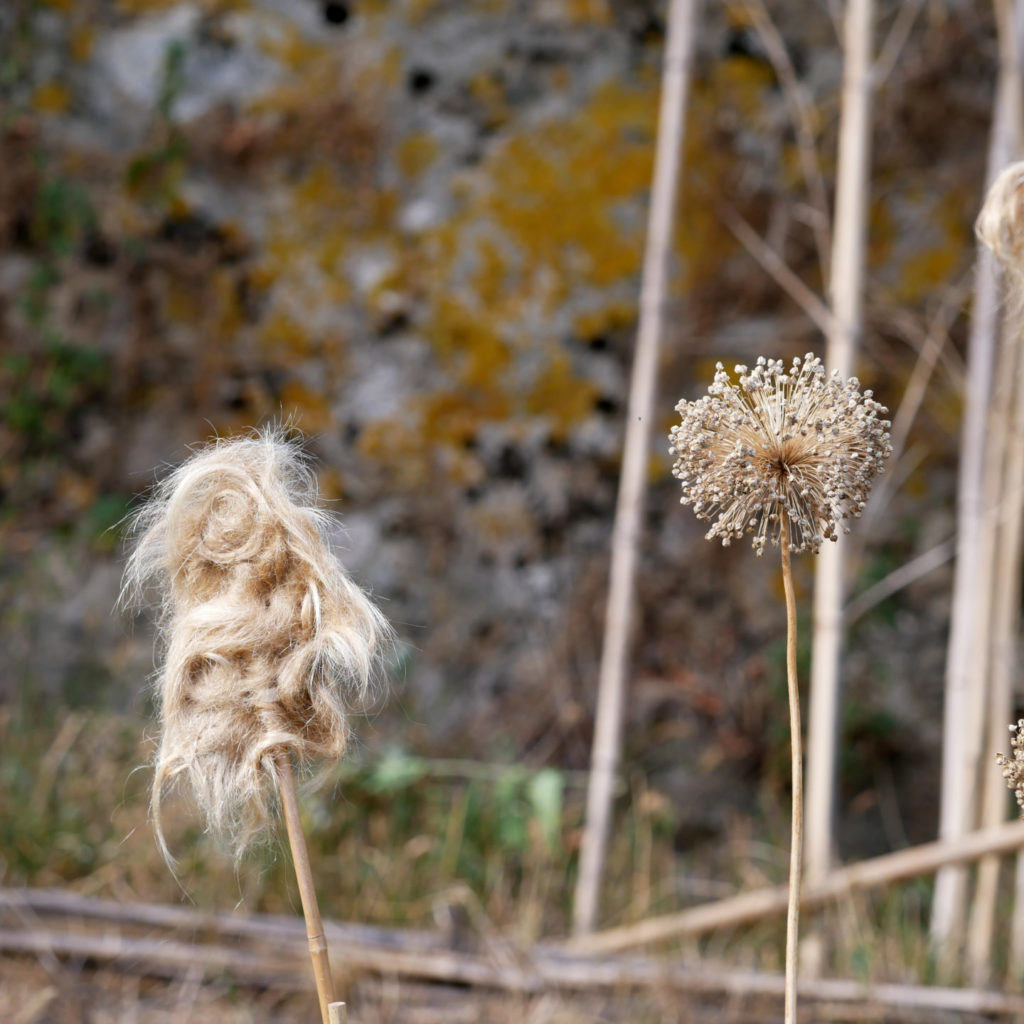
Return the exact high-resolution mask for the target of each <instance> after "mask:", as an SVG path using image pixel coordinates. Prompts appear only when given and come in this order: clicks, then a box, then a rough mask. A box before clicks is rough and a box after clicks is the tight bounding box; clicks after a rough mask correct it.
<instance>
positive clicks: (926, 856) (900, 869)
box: [567, 822, 1024, 991]
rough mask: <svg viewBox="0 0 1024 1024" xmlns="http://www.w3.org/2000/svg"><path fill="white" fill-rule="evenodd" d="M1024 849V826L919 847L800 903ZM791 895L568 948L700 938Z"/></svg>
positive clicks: (865, 865)
mask: <svg viewBox="0 0 1024 1024" xmlns="http://www.w3.org/2000/svg"><path fill="white" fill-rule="evenodd" d="M1021 848H1024V823H1021V822H1011V823H1009V824H1006V825H1001V826H1000V827H999V828H993V829H987V830H985V831H983V832H971V833H968V834H967V835H965V836H961V837H960V838H958V839H956V840H951V841H948V842H943V841H939V842H934V843H926V844H924V845H922V846H914V847H911V848H910V849H908V850H899V851H898V852H896V853H887V854H885V855H884V856H882V857H875V858H873V859H872V860H863V861H861V862H860V863H858V864H851V865H849V866H848V867H845V868H840V869H839V870H837V871H834V872H832V873H831V874H830V875H827V876H826V877H825V878H824V879H822V880H821V881H820V882H819V883H818V884H816V885H813V886H808V887H806V889H805V890H804V892H803V893H802V894H801V897H800V905H801V907H805V908H808V909H809V908H812V907H818V906H821V905H822V904H823V903H827V902H829V901H830V900H834V899H836V898H838V897H840V896H845V895H848V894H849V893H851V892H855V891H856V890H858V889H870V888H872V887H874V886H878V885H884V884H887V883H889V882H896V881H900V880H901V879H907V878H914V877H916V876H919V875H927V874H931V873H932V872H933V871H936V870H938V869H939V868H942V867H945V866H947V865H953V864H964V863H967V862H969V861H972V860H977V859H978V858H979V857H982V856H984V855H985V854H994V853H1007V852H1009V851H1012V850H1017V849H1021ZM787 896H788V889H787V887H786V886H784V885H780V886H773V887H772V888H768V889H758V890H756V891H755V892H748V893H741V894H740V895H739V896H731V897H729V898H728V899H724V900H718V901H716V902H714V903H704V904H701V905H700V906H697V907H692V908H690V909H689V910H682V911H679V912H678V913H675V914H666V915H664V916H662V917H653V918H648V920H646V921H639V922H638V923H637V924H631V925H625V926H624V927H621V928H613V929H610V930H608V931H604V932H596V933H595V934H593V935H589V936H586V937H582V938H577V939H573V940H570V941H569V942H568V943H567V946H568V948H569V949H572V950H574V951H576V952H587V953H615V952H620V951H621V950H625V949H635V948H636V947H638V946H646V945H650V944H651V943H656V942H666V941H668V940H670V939H678V938H681V937H682V936H692V935H699V934H701V933H703V932H708V931H712V930H714V929H716V928H728V927H734V926H736V925H741V924H749V923H750V922H751V921H757V920H760V919H761V918H764V917H769V916H771V915H773V914H780V913H783V912H785V910H786V902H787ZM801 991H802V989H801Z"/></svg>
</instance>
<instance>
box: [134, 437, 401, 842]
mask: <svg viewBox="0 0 1024 1024" xmlns="http://www.w3.org/2000/svg"><path fill="white" fill-rule="evenodd" d="M329 525H330V517H329V516H328V515H327V514H326V513H325V512H324V511H323V510H322V509H320V508H319V507H318V506H317V489H316V477H315V476H314V474H313V472H312V471H311V469H310V467H309V464H308V462H307V461H306V459H305V458H304V456H303V454H302V452H301V450H300V449H299V448H298V446H297V444H296V443H293V442H289V441H287V440H286V439H285V437H284V434H283V433H282V432H281V431H279V430H268V431H264V432H261V433H255V432H254V433H253V434H251V435H249V436H244V437H238V438H231V439H224V440H217V441H214V442H212V443H211V444H210V445H208V446H207V447H205V448H202V449H200V450H198V451H196V452H195V453H194V454H193V455H192V456H191V457H190V458H189V459H188V460H187V461H186V462H185V463H184V464H183V465H181V466H180V467H179V468H178V469H177V470H176V471H175V472H173V473H171V474H170V476H168V477H167V479H166V480H164V481H163V482H162V483H161V484H160V485H159V486H158V487H157V488H156V490H155V493H154V494H153V496H152V497H151V498H150V499H149V500H148V502H147V503H146V504H145V505H144V506H143V507H142V508H141V509H140V510H139V511H138V513H137V514H136V515H135V517H134V519H133V522H132V526H133V535H134V548H133V550H132V552H131V556H130V558H129V561H128V565H127V569H126V571H125V577H124V586H123V590H122V599H123V600H124V601H125V602H131V603H139V602H140V601H141V600H142V597H143V595H144V593H145V592H147V591H148V590H149V589H150V588H153V587H155V589H156V590H157V592H158V594H159V596H160V601H161V607H162V613H161V623H160V624H161V637H162V657H161V659H160V664H159V667H158V672H157V694H158V700H159V709H160V720H161V725H162V729H161V735H160V743H159V748H158V750H157V754H156V760H155V776H154V779H153V793H152V805H153V819H154V824H155V826H156V832H157V837H158V840H159V842H160V845H161V848H162V849H163V851H164V854H165V856H167V858H168V860H171V858H170V855H169V853H168V851H167V847H166V844H165V842H164V839H163V833H162V830H161V826H160V803H161V797H162V795H163V794H164V792H165V790H166V789H167V788H168V787H169V786H171V785H172V784H173V783H174V782H176V781H178V780H185V781H187V782H188V783H189V784H190V787H191V789H192V791H193V793H194V794H195V798H196V802H197V804H198V806H199V808H200V811H201V812H202V813H203V815H204V817H205V819H206V822H207V825H208V827H209V828H210V829H212V830H214V831H217V832H220V833H223V834H225V835H226V836H227V837H228V838H229V839H230V840H231V841H232V843H233V844H234V847H235V850H236V853H241V852H242V850H243V849H244V848H245V846H246V845H247V844H248V842H249V841H250V840H251V839H253V838H254V837H255V836H256V835H257V834H258V833H259V832H260V831H261V830H262V829H263V828H264V826H265V825H266V823H267V822H268V820H269V818H268V810H269V802H270V800H271V799H272V795H273V791H274V784H275V783H276V769H275V764H274V754H275V753H276V752H277V751H278V750H280V749H282V748H284V749H286V750H288V751H289V752H290V753H291V755H292V756H293V757H294V758H295V759H296V760H297V761H298V763H299V764H300V765H305V766H308V765H311V764H312V763H321V764H329V763H333V762H334V761H335V760H337V758H339V757H340V756H341V754H342V752H343V750H344V748H345V740H346V712H347V709H348V708H349V707H350V706H351V704H352V703H354V702H356V701H358V700H359V699H360V698H362V697H363V696H365V694H366V691H367V688H368V687H369V685H370V683H371V681H372V679H373V678H374V675H375V670H376V666H377V663H378V661H379V658H380V654H381V651H382V648H383V647H384V646H385V645H386V642H387V640H388V639H389V637H390V630H389V627H388V626H387V624H386V622H385V620H384V618H383V616H382V615H381V614H380V612H379V611H378V610H377V609H376V607H375V606H374V605H373V604H372V603H371V602H370V600H369V598H368V597H367V596H366V594H364V593H363V591H362V590H360V589H359V588H358V587H357V586H356V585H355V584H354V583H353V582H352V581H351V580H350V579H349V578H348V577H347V576H346V575H345V573H344V572H343V571H342V569H341V567H340V566H339V565H338V562H337V561H336V559H335V557H334V555H333V554H332V552H331V550H330V546H329V544H328V541H327V534H326V531H327V528H328V526H329Z"/></svg>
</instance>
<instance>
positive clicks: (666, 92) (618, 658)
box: [573, 0, 697, 935]
mask: <svg viewBox="0 0 1024 1024" xmlns="http://www.w3.org/2000/svg"><path fill="white" fill-rule="evenodd" d="M696 8H697V0H672V3H671V5H670V7H669V18H668V44H667V47H666V51H665V59H664V66H663V69H662V91H661V109H660V111H659V114H658V144H657V151H656V153H655V163H654V183H653V186H652V190H651V207H650V215H649V219H648V227H647V245H646V250H645V252H644V268H643V281H642V284H641V295H640V326H639V330H638V334H637V345H636V355H635V358H634V365H633V377H632V381H631V384H630V392H629V404H628V412H627V421H626V438H625V444H624V447H623V453H622V475H621V479H620V483H619V495H618V502H617V504H616V509H615V526H614V528H613V534H612V562H611V574H610V579H609V583H608V601H607V606H606V611H605V632H604V645H603V648H602V651H601V668H600V675H599V679H598V696H597V716H596V721H595V725H594V746H593V753H592V755H591V776H590V784H589V786H588V789H587V809H586V825H585V827H584V832H583V842H582V849H581V853H580V873H579V879H578V881H577V885H576V896H575V903H574V909H573V928H574V931H575V932H576V934H578V935H584V934H586V933H587V932H589V931H592V930H593V928H594V924H595V922H596V920H597V911H598V902H599V897H600V889H601V879H602V877H603V875H604V864H605V855H606V848H607V845H608V834H609V831H610V825H611V805H612V793H613V789H614V785H615V773H616V769H617V767H618V762H619V748H620V745H621V732H622V708H623V704H624V699H625V688H626V670H627V667H628V660H629V634H630V625H631V622H632V606H633V595H634V586H635V575H636V561H637V547H638V544H639V541H640V535H641V531H642V524H643V507H644V492H645V486H646V475H647V461H648V449H649V446H650V435H651V420H652V409H653V407H654V395H655V380H656V376H657V372H658V349H659V347H660V344H661V337H662V335H663V333H664V328H665V314H664V306H665V297H666V294H667V290H668V276H669V264H670V261H671V255H672V233H673V230H674V227H675V210H676V197H677V191H678V188H677V186H678V179H679V168H680V165H681V163H682V151H683V137H684V130H685V114H686V105H687V94H688V87H689V77H690V69H689V64H690V54H691V51H692V48H693V37H694V26H695V23H696Z"/></svg>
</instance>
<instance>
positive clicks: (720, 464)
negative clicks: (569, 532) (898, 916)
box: [669, 354, 892, 554]
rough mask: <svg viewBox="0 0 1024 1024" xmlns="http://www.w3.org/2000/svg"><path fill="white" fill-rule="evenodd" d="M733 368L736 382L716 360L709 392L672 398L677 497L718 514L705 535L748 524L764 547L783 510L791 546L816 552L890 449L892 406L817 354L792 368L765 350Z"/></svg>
mask: <svg viewBox="0 0 1024 1024" xmlns="http://www.w3.org/2000/svg"><path fill="white" fill-rule="evenodd" d="M735 372H736V375H737V376H738V378H739V381H738V383H737V382H736V381H734V380H733V379H732V378H731V377H730V376H729V374H728V373H727V372H726V371H725V370H724V369H723V367H722V364H721V363H719V364H718V366H717V372H716V373H715V380H714V383H713V384H712V385H711V387H710V388H709V389H708V394H706V395H704V396H703V397H701V398H699V399H697V400H696V401H694V402H686V401H681V402H680V403H679V404H678V405H677V406H676V411H677V412H678V413H679V414H680V417H681V422H680V423H679V424H678V425H677V426H675V427H673V428H672V431H671V433H670V434H669V442H670V448H669V451H670V453H671V454H672V455H674V456H675V462H674V464H673V466H672V474H673V476H675V477H677V478H678V479H679V481H680V483H681V484H682V489H683V495H682V498H681V499H680V500H681V501H682V503H683V504H684V505H692V506H693V511H694V512H695V513H696V515H697V517H698V518H699V519H704V520H707V521H708V522H711V523H712V527H711V529H710V530H709V531H708V533H707V538H708V540H711V539H712V538H714V537H721V539H722V543H723V544H728V543H729V542H730V541H731V540H732V539H733V538H734V537H735V538H739V537H742V536H743V535H744V534H747V533H751V534H753V542H754V549H755V550H756V551H757V553H758V554H761V553H762V552H763V551H764V546H765V543H766V542H767V541H768V540H769V539H770V540H771V541H772V543H775V544H777V543H778V541H779V536H780V533H781V528H782V523H781V515H782V513H783V511H784V512H785V513H786V514H787V515H788V517H789V523H790V536H791V548H792V550H793V551H806V550H811V551H817V550H818V549H819V548H820V547H821V544H822V542H823V541H824V540H825V539H828V540H835V539H836V527H837V525H838V524H839V522H840V521H841V520H843V519H848V518H850V517H856V516H859V515H860V514H861V512H862V511H863V510H864V504H865V502H866V500H867V497H868V494H869V493H870V491H871V482H872V480H873V479H874V477H875V475H876V474H877V473H879V472H880V471H881V469H882V467H883V464H884V462H885V460H886V459H887V458H888V457H889V455H891V454H892V447H891V445H890V444H889V426H890V423H889V421H888V420H886V419H884V418H883V417H885V416H886V414H887V412H888V410H887V409H886V408H885V406H883V405H880V404H879V403H878V402H876V401H875V400H874V398H873V397H872V393H871V392H870V391H864V392H861V390H860V382H859V381H858V380H857V378H856V377H851V378H850V379H849V380H843V378H842V377H840V376H839V374H838V373H837V372H836V373H833V374H832V375H831V376H827V375H826V373H825V369H824V367H823V366H822V365H821V360H820V359H818V358H817V357H816V356H814V355H811V354H808V355H806V356H805V357H804V358H803V359H802V360H801V359H800V358H799V357H797V358H795V359H794V360H793V364H792V366H791V367H790V369H789V370H787V369H786V367H785V364H784V363H783V362H782V360H779V359H767V360H766V359H764V357H761V358H759V359H758V360H757V364H756V365H755V367H754V369H753V370H748V369H747V367H746V366H737V367H736V368H735Z"/></svg>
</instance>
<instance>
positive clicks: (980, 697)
mask: <svg viewBox="0 0 1024 1024" xmlns="http://www.w3.org/2000/svg"><path fill="white" fill-rule="evenodd" d="M1016 6H1017V5H1016V4H1014V5H1012V6H1011V4H1010V3H1009V0H1001V2H1000V3H998V4H997V6H996V11H997V14H998V15H999V18H998V21H999V28H1000V73H999V82H998V86H997V90H996V99H995V109H994V111H993V117H992V133H991V138H990V140H989V152H988V168H987V173H986V188H987V187H988V186H989V185H991V184H992V182H993V181H994V180H995V177H996V175H997V174H998V173H999V172H1000V171H1001V170H1002V168H1003V167H1004V166H1005V165H1006V164H1008V163H1009V162H1010V160H1011V159H1012V157H1013V154H1014V153H1015V152H1016V151H1017V150H1018V147H1019V145H1020V134H1021V128H1020V122H1021V111H1020V96H1019V90H1020V71H1019V66H1017V65H1016V64H1015V60H1014V57H1013V52H1012V48H1011V47H1012V41H1011V38H1010V36H1011V32H1010V31H1009V30H1010V29H1011V26H1012V25H1013V23H1014V22H1015V21H1016V19H1017V18H1018V17H1019V11H1018V10H1014V8H1015V7H1016ZM1011 12H1012V13H1011ZM1012 35H1014V36H1015V35H1016V30H1015V27H1014V30H1013V31H1012ZM998 327H999V317H998V298H997V291H996V274H995V260H994V258H993V257H992V255H991V254H990V253H989V252H988V250H987V249H985V247H984V246H979V251H978V263H977V273H976V278H975V292H974V302H973V306H972V314H971V334H970V339H969V342H968V363H967V370H968V378H967V393H966V395H965V405H964V420H963V426H962V428H961V442H960V479H959V483H958V494H957V555H956V571H955V575H954V579H953V607H952V610H951V615H950V632H949V649H948V652H947V655H946V694H945V708H944V713H943V752H942V805H941V809H940V815H939V837H940V838H941V839H945V840H955V839H958V838H959V837H960V836H962V835H964V834H965V833H966V832H968V831H969V830H970V829H971V828H972V827H973V826H974V824H975V820H974V818H975V815H974V811H975V793H976V784H977V780H978V767H979V756H980V753H981V747H982V735H981V733H982V722H983V721H984V708H983V707H982V706H981V705H982V704H983V703H984V700H985V686H984V683H985V674H984V673H985V670H986V659H987V656H988V649H987V644H988V623H987V619H986V616H985V612H984V609H985V606H986V603H987V601H988V600H989V598H990V596H991V589H992V558H991V554H990V550H989V549H990V547H991V544H992V540H991V525H990V523H989V522H987V510H986V508H985V496H984V487H985V462H986V459H985V454H986V450H987V448H988V444H989V437H988V426H989V424H988V412H989V408H990V403H991V400H992V375H993V367H994V364H995V352H996V339H997V335H998ZM966 899H967V875H966V870H965V868H964V867H963V866H962V865H961V866H950V867H946V868H943V869H942V870H941V871H940V872H939V873H938V874H937V875H936V879H935V895H934V897H933V899H932V919H931V928H930V931H931V941H932V944H933V946H934V948H935V950H936V952H937V953H938V954H939V967H940V975H941V976H943V977H950V976H951V975H952V974H954V973H955V971H956V970H957V968H958V967H959V960H960V957H959V952H960V940H961V937H962V924H963V920H964V917H965V913H964V909H965V905H966Z"/></svg>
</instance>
